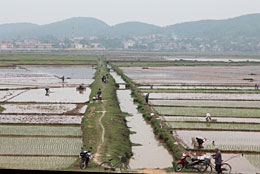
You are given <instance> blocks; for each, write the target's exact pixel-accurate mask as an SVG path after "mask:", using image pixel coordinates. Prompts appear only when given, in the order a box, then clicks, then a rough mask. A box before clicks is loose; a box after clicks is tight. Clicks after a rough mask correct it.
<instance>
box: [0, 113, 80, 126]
mask: <svg viewBox="0 0 260 174" xmlns="http://www.w3.org/2000/svg"><path fill="white" fill-rule="evenodd" d="M82 117H83V116H70V115H40V116H39V115H35V116H34V115H0V123H13V124H17V123H20V124H59V125H63V124H78V125H80V124H81V120H82Z"/></svg>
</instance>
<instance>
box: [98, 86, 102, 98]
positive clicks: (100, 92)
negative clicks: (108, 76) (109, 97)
mask: <svg viewBox="0 0 260 174" xmlns="http://www.w3.org/2000/svg"><path fill="white" fill-rule="evenodd" d="M101 94H102V91H101V89H100V88H99V89H98V92H97V99H98V100H99V99H100V98H101Z"/></svg>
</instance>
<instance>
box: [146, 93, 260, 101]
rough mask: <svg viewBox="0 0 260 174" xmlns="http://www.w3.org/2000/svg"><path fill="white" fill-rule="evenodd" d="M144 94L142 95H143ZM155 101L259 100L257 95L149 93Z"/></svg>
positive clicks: (259, 96) (259, 97)
mask: <svg viewBox="0 0 260 174" xmlns="http://www.w3.org/2000/svg"><path fill="white" fill-rule="evenodd" d="M145 94H146V93H144V95H145ZM150 98H151V99H153V98H156V99H172V100H176V99H184V100H185V99H197V100H198V99H201V100H257V101H258V100H260V95H259V94H221V93H215V94H214V93H150Z"/></svg>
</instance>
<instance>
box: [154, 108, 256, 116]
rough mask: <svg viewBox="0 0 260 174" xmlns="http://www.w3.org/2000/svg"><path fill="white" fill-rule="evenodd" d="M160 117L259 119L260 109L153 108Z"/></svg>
mask: <svg viewBox="0 0 260 174" xmlns="http://www.w3.org/2000/svg"><path fill="white" fill-rule="evenodd" d="M153 108H154V110H155V111H156V112H158V114H160V115H183V116H186V115H187V116H192V115H193V116H206V114H207V113H211V115H212V116H223V117H224V116H226V117H259V118H260V109H237V108H199V107H153Z"/></svg>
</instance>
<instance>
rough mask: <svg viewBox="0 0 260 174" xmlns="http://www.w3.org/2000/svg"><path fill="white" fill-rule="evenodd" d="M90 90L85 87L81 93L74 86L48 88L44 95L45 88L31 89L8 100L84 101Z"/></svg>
mask: <svg viewBox="0 0 260 174" xmlns="http://www.w3.org/2000/svg"><path fill="white" fill-rule="evenodd" d="M90 92H91V90H90V88H87V89H86V91H84V93H82V94H81V93H79V92H78V91H77V90H76V88H50V94H49V95H48V96H46V95H45V94H46V92H45V89H32V90H29V91H27V92H25V93H22V94H20V95H18V96H17V97H15V98H13V99H10V100H8V101H11V102H60V103H84V102H87V101H88V100H89V95H90Z"/></svg>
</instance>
